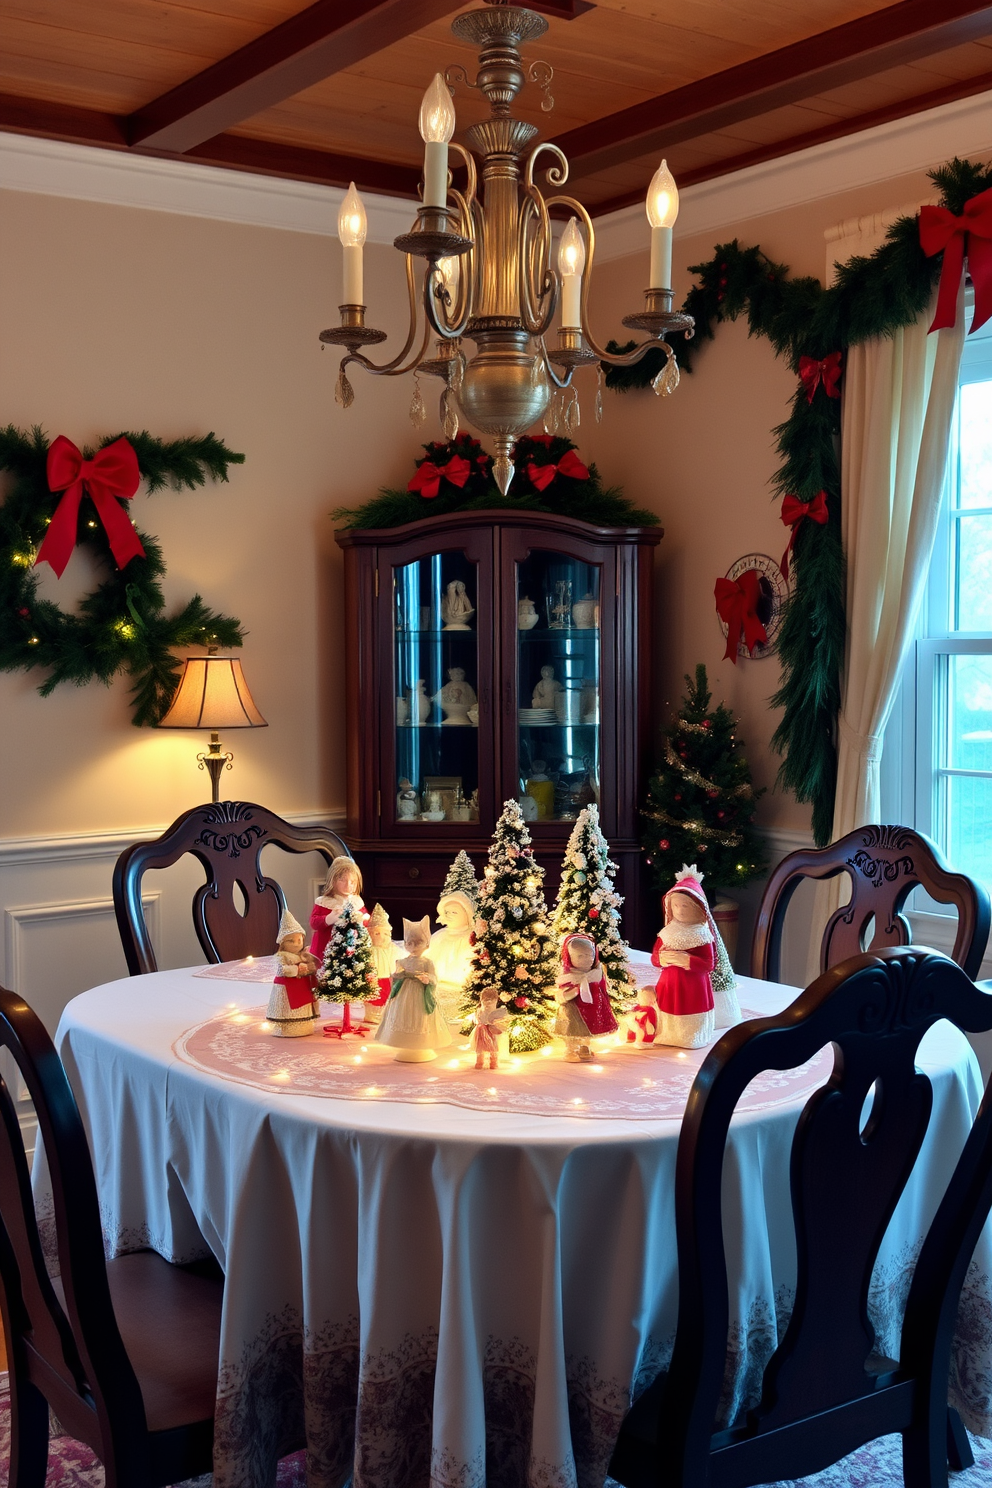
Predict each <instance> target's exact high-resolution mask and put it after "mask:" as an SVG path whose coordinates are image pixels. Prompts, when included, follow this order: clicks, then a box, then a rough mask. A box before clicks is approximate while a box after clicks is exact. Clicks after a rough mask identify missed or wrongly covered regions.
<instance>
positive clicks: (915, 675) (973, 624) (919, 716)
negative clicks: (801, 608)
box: [883, 322, 992, 885]
mask: <svg viewBox="0 0 992 1488" xmlns="http://www.w3.org/2000/svg"><path fill="white" fill-rule="evenodd" d="M883 777H884V784H883V805H884V807H885V808H886V809H885V816H886V819H887V820H895V821H904V822H913V821H914V820H915V825H916V827H917V828H918V830H919V831H922V832H926V833H927V834H928V835H929V836H931V837H933V838H934V840H935V841H936V842H938V843H939V844H940V846H941V847H942V848H943V850H944V852H945V854H946V855H947V858H948V859H949V861H950V862H951V864H952V865H953V867H954V868H956V869H959V870H960V871H962V872H964V873H970V874H972V875H973V876H974V877H976V878H979V879H983V880H984V881H985V882H986V883H987V884H989V885H992V322H990V323H989V324H988V325H987V326H985V327H983V328H982V330H981V331H980V332H979V333H978V335H976V336H973V337H969V338H968V340H967V341H966V343H965V349H964V354H963V357H962V362H961V374H960V386H959V394H958V401H957V407H956V409H955V416H954V426H953V429H952V435H951V449H950V454H949V459H948V473H947V481H946V484H945V490H944V501H943V505H942V509H941V517H940V523H939V526H938V531H937V540H936V544H935V547H934V554H933V560H932V563H931V566H930V578H929V582H928V589H927V595H926V600H925V603H924V606H923V612H922V615H921V621H920V630H919V638H918V640H917V642H916V646H915V654H912V653H911V655H910V660H909V664H908V666H907V673H906V675H905V677H904V680H903V687H902V700H901V703H897V706H896V709H895V711H894V714H893V719H892V722H891V724H890V726H889V728H888V729H887V731H886V741H885V755H884V757H883ZM886 798H887V799H886ZM893 810H894V814H890V813H892V812H893Z"/></svg>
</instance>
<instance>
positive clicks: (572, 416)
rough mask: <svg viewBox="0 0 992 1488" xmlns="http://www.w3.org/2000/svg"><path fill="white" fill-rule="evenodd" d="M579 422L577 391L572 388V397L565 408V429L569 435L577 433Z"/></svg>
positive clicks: (580, 415) (580, 414) (579, 412)
mask: <svg viewBox="0 0 992 1488" xmlns="http://www.w3.org/2000/svg"><path fill="white" fill-rule="evenodd" d="M581 422H582V413H581V410H580V408H579V394H578V389H577V388H574V387H573V389H572V395H571V397H570V398H569V400H568V403H567V404H566V406H565V428H566V429H567V430H568V432H569V435H572V434H575V433H576V432H577V431H578V427H579V425H580V424H581Z"/></svg>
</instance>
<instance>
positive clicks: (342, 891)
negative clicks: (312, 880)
mask: <svg viewBox="0 0 992 1488" xmlns="http://www.w3.org/2000/svg"><path fill="white" fill-rule="evenodd" d="M361 896H362V873H361V869H360V868H359V866H358V864H357V863H356V862H355V860H354V858H347V857H344V856H342V857H339V858H335V859H334V861H333V863H332V864H331V866H330V868H328V870H327V878H326V879H325V880H324V892H323V893H322V894H321V896H320V898H319V899H318V900H316V902H315V903H314V906H313V909H312V910H311V911H310V929H311V930H312V931H313V939H312V940H311V942H310V951H311V954H312V955H314V956H316V957H317V960H318V961H320V962H323V960H324V952H325V951H326V950H327V944H328V941H329V940H330V938H331V936H332V935H333V934H334V926H335V925H336V924H337V922H338V915H339V914H340V913H341V911H342V910H343V909H344V907H345V905H346V904H348V903H349V902H350V903H351V904H353V905H354V906H355V908H356V909H357V910H358V913H359V914H360V915H361V918H362V924H363V925H368V922H369V913H368V910H367V909H366V908H365V905H364V904H363V903H362V897H361Z"/></svg>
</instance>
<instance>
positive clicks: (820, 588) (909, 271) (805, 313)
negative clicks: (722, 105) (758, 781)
mask: <svg viewBox="0 0 992 1488" xmlns="http://www.w3.org/2000/svg"><path fill="white" fill-rule="evenodd" d="M930 179H931V181H933V183H934V185H935V186H936V187H937V188H938V190H939V192H940V197H941V204H940V206H939V207H938V208H930V207H925V208H923V211H922V214H921V216H920V217H900V218H899V219H898V220H897V221H896V222H894V223H893V224H892V226H891V227H890V228H889V230H888V233H887V234H886V240H885V242H884V243H883V244H882V246H881V247H880V248H879V249H877V250H876V252H875V253H873V254H872V255H871V256H870V257H867V258H865V257H859V258H852V259H851V260H850V261H849V262H848V263H846V264H842V265H839V266H838V270H837V279H836V282H835V283H834V284H833V285H831V287H830V288H829V289H824V287H823V285H822V284H821V283H820V282H819V280H818V279H812V278H796V279H793V278H791V277H790V275H789V270H788V269H787V268H786V267H785V265H784V264H778V263H774V262H773V261H772V260H771V259H770V258H768V257H767V256H766V255H765V254H764V253H762V251H761V249H760V248H742V247H741V246H740V244H739V243H738V242H737V240H736V239H735V240H734V241H733V242H732V243H725V244H721V245H719V246H718V247H717V248H716V250H715V252H714V254H713V257H712V258H711V259H710V260H709V261H708V262H706V263H701V264H694V265H693V266H692V269H691V272H692V273H694V274H696V275H697V276H698V279H699V282H698V284H696V285H694V287H693V288H692V289H691V290H690V291H689V294H688V295H687V296H686V301H685V305H684V307H683V308H684V309H685V311H686V313H687V314H689V315H691V316H692V317H693V319H694V320H695V324H696V339H695V341H694V342H693V341H689V340H686V339H685V338H684V337H683V338H681V340H680V338H679V337H678V336H676V335H673V336H671V337H670V338H669V339H670V341H671V342H672V344H673V345H675V346H676V349H677V352H678V356H679V361H680V362H681V364H682V367H683V369H685V370H687V371H689V370H691V362H692V360H693V359H694V358H695V356H696V355H698V352H699V350H700V348H701V345H702V343H703V341H705V340H706V339H707V338H708V339H710V340H712V339H713V335H714V326H715V325H716V324H717V323H718V322H720V321H725V320H736V319H737V318H738V317H739V316H742V315H744V316H746V317H747V322H748V327H749V330H750V332H751V334H752V335H755V336H765V337H766V338H767V339H768V340H769V341H770V342H771V343H772V346H773V347H774V348H775V352H776V354H777V355H778V356H783V357H785V358H787V360H788V362H789V365H790V366H791V367H792V369H793V371H794V372H795V373H796V377H797V379H798V383H797V387H796V391H795V393H794V395H793V399H792V412H791V413H790V415H789V417H788V418H787V419H786V421H785V423H783V424H780V425H779V427H778V428H777V429H776V430H775V437H776V440H777V442H778V452H779V457H780V462H781V463H780V465H779V469H778V472H777V473H776V475H775V477H774V479H773V485H774V488H775V495H776V498H781V499H782V500H783V510H782V520H783V522H784V523H785V526H786V528H787V529H788V532H789V533H790V534H791V535H790V536H789V539H788V547H787V549H786V558H785V560H784V563H788V562H789V561H790V560H791V564H792V571H793V584H792V592H791V594H790V596H789V598H788V600H787V601H786V604H785V607H784V611H783V616H782V628H781V630H780V632H779V637H778V651H779V658H780V661H781V667H782V682H781V686H780V687H779V690H778V691H777V692H776V693H775V695H774V697H773V698H772V699H771V703H772V706H773V707H778V708H782V709H783V710H784V712H783V716H782V719H781V722H780V723H779V726H778V728H777V729H776V731H775V734H774V736H773V739H772V743H773V745H774V747H775V748H776V749H777V750H778V751H779V753H780V754H781V755H782V756H783V759H782V766H781V770H780V771H779V780H780V782H781V784H782V785H784V786H786V787H788V788H789V789H791V790H792V791H794V793H795V795H796V797H797V799H798V800H800V801H804V802H809V803H811V805H812V808H813V835H814V838H815V840H816V842H817V844H818V845H819V846H823V845H824V844H825V843H827V842H829V841H830V834H831V829H832V824H833V804H834V790H835V785H836V777H837V749H836V723H837V713H838V711H839V709H840V678H841V667H842V665H843V660H844V641H845V631H846V621H845V611H844V553H843V548H842V546H841V526H840V466H839V461H838V448H837V440H838V436H839V434H840V384H841V380H842V378H843V369H844V353H845V352H846V350H847V348H848V347H850V346H855V345H858V344H860V343H861V342H864V341H869V340H871V339H873V338H875V337H880V336H890V335H892V333H893V332H894V331H896V330H898V329H899V328H900V327H901V326H907V325H912V323H913V322H914V321H915V320H917V319H918V318H919V316H920V315H921V314H922V313H923V312H924V311H925V310H926V308H927V306H928V305H929V303H930V299H931V296H932V294H933V290H934V286H935V284H936V283H937V282H938V280H941V308H940V309H939V310H938V315H937V318H936V319H935V322H934V328H936V327H937V326H938V325H945V324H949V323H950V322H948V320H947V304H948V300H949V297H953V298H952V300H951V303H953V300H956V296H957V290H958V286H959V284H960V278H961V270H962V265H963V261H964V257H965V255H966V254H967V256H968V258H969V263H970V267H971V272H972V276H973V278H975V280H976V286H977V284H978V281H979V280H982V281H983V283H984V284H985V285H986V288H985V295H984V298H988V299H989V303H990V304H992V243H990V242H989V239H990V238H992V195H988V193H989V190H990V188H992V169H990V168H989V166H987V165H982V164H977V163H975V162H973V161H968V160H958V159H954V160H952V161H951V162H950V164H948V165H944V166H941V167H940V168H939V169H938V170H934V171H931V172H930ZM921 238H922V242H921ZM945 262H946V263H947V266H948V269H947V272H946V273H945V272H944V265H945ZM986 281H987V283H986ZM948 285H950V286H951V287H950V288H948V287H947V286H948ZM941 311H943V314H942V313H941ZM608 349H609V350H611V351H617V350H621V349H622V348H618V347H616V346H615V345H613V344H612V343H611V345H610V347H609V348H608ZM663 366H664V360H663V357H662V354H661V353H659V352H656V351H653V350H652V351H649V352H648V353H647V354H646V355H645V357H644V358H643V360H642V361H640V362H639V363H637V364H636V365H634V366H632V367H607V368H606V369H605V370H606V383H607V386H608V387H611V388H613V389H614V390H615V391H617V392H626V391H627V390H628V389H631V388H641V387H648V386H650V384H651V381H652V379H653V378H654V377H655V376H656V375H657V374H658V372H659V371H660V370H661V369H662V367H663Z"/></svg>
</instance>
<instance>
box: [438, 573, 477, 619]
mask: <svg viewBox="0 0 992 1488" xmlns="http://www.w3.org/2000/svg"><path fill="white" fill-rule="evenodd" d="M474 614H475V609H474V607H473V605H472V601H471V600H470V599H469V597H468V594H467V593H466V591H465V581H464V579H452V581H451V583H450V584H449V585H448V587H447V589H446V590H445V592H444V598H443V599H442V601H441V619H442V620H443V621H444V628H445V630H471V629H472V627H471V626H470V625H469V623H468V622H469V621H470V620H471V618H472V616H473V615H474Z"/></svg>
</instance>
